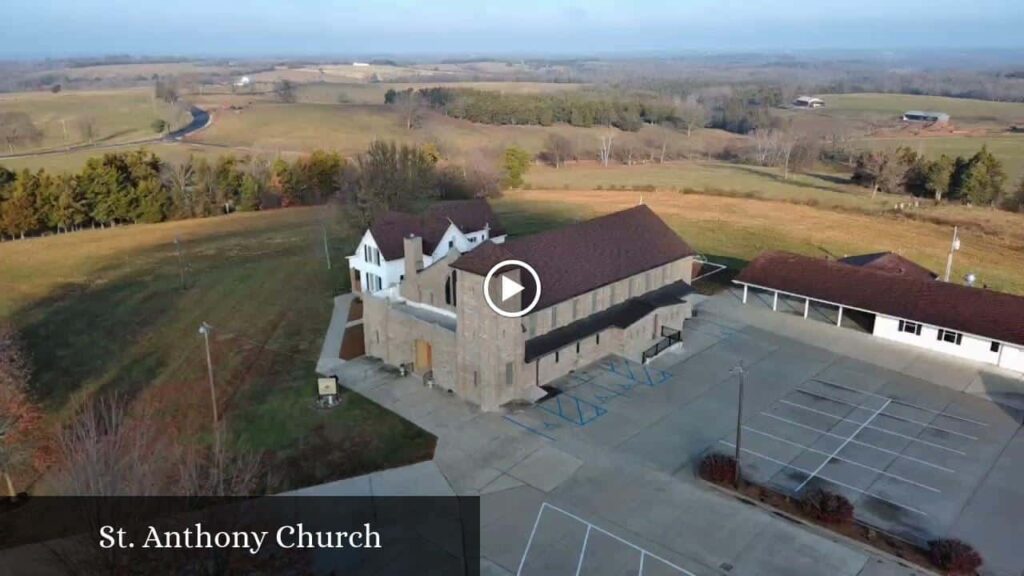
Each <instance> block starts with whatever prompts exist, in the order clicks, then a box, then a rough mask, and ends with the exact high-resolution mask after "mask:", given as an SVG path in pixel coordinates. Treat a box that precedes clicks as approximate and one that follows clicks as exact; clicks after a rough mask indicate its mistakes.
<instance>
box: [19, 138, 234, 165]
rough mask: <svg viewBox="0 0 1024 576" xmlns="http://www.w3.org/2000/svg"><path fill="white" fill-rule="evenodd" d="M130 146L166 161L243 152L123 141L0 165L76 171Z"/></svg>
mask: <svg viewBox="0 0 1024 576" xmlns="http://www.w3.org/2000/svg"><path fill="white" fill-rule="evenodd" d="M129 150H146V151H148V152H152V153H154V154H156V155H157V156H159V157H160V159H161V160H164V161H166V162H175V163H176V162H183V161H184V160H186V159H187V158H188V157H189V156H193V157H196V158H199V157H205V158H208V159H214V158H216V157H217V156H221V155H226V154H234V155H235V156H242V155H243V154H245V151H244V150H231V149H227V148H220V147H211V146H199V145H188V144H182V143H170V142H153V143H147V144H125V145H124V146H116V147H112V148H104V149H102V150H97V149H91V148H86V149H82V150H73V151H71V152H60V153H52V154H50V153H48V154H41V155H38V156H25V157H20V158H0V166H3V167H5V168H7V169H9V170H15V171H17V170H22V169H28V170H39V169H40V168H42V169H44V170H46V171H48V172H56V173H60V172H78V171H79V170H81V169H82V168H83V167H84V166H85V163H86V162H88V161H89V159H90V158H96V157H100V156H103V155H104V154H108V153H117V152H125V151H129Z"/></svg>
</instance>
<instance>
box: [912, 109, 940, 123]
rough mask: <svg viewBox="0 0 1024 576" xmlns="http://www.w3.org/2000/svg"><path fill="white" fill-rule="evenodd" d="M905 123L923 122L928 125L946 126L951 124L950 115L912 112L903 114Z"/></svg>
mask: <svg viewBox="0 0 1024 576" xmlns="http://www.w3.org/2000/svg"><path fill="white" fill-rule="evenodd" d="M903 121H904V122H922V123H926V124H946V123H947V122H949V114H946V113H945V112H921V111H920V110H910V111H908V112H904V113H903Z"/></svg>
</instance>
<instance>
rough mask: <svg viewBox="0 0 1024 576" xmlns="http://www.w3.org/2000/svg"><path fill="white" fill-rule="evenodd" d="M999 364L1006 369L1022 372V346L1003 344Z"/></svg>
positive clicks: (1023, 358)
mask: <svg viewBox="0 0 1024 576" xmlns="http://www.w3.org/2000/svg"><path fill="white" fill-rule="evenodd" d="M999 365H1000V366H1001V367H1003V368H1006V369H1007V370H1016V371H1017V372H1024V348H1020V347H1017V346H1010V345H1009V344H1004V345H1003V354H1002V357H1000V359H999Z"/></svg>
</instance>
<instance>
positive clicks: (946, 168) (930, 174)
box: [924, 154, 954, 202]
mask: <svg viewBox="0 0 1024 576" xmlns="http://www.w3.org/2000/svg"><path fill="white" fill-rule="evenodd" d="M953 167H954V163H953V159H952V158H950V157H949V156H946V155H945V154H943V155H942V156H940V157H939V159H938V160H934V161H932V162H929V163H928V166H927V168H926V169H925V178H924V188H925V193H927V194H929V195H930V196H932V197H934V198H935V201H936V202H941V201H942V200H943V198H945V197H946V195H947V194H949V186H950V181H951V180H952V178H953Z"/></svg>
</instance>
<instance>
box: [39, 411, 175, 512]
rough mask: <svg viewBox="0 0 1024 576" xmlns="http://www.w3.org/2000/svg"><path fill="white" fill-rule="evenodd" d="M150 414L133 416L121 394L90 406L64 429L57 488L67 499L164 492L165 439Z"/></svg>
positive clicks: (59, 452)
mask: <svg viewBox="0 0 1024 576" xmlns="http://www.w3.org/2000/svg"><path fill="white" fill-rule="evenodd" d="M151 417H152V414H150V413H149V412H148V411H147V412H146V413H144V414H138V415H136V416H135V417H130V416H129V415H128V410H127V402H126V401H125V400H124V399H123V398H121V397H118V396H116V395H115V396H107V397H103V398H99V399H96V400H94V401H93V402H90V403H89V404H87V405H86V406H85V407H84V408H83V409H82V410H81V411H80V412H79V413H78V415H77V416H76V417H75V418H74V420H72V421H71V423H70V424H68V425H67V426H65V427H64V428H63V429H61V431H60V434H59V437H58V443H57V447H58V456H59V465H60V474H58V475H57V480H56V483H57V486H56V487H57V489H58V491H59V492H60V493H61V494H64V495H68V496H151V495H155V494H161V493H163V490H162V486H161V484H162V482H161V473H160V472H161V471H160V465H161V464H164V463H165V462H166V460H165V459H163V458H161V457H160V456H161V455H164V456H166V454H167V450H166V446H165V444H164V441H163V437H162V436H160V435H158V434H157V433H156V430H157V429H156V427H154V426H153V425H152V422H151V421H150V420H151Z"/></svg>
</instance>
